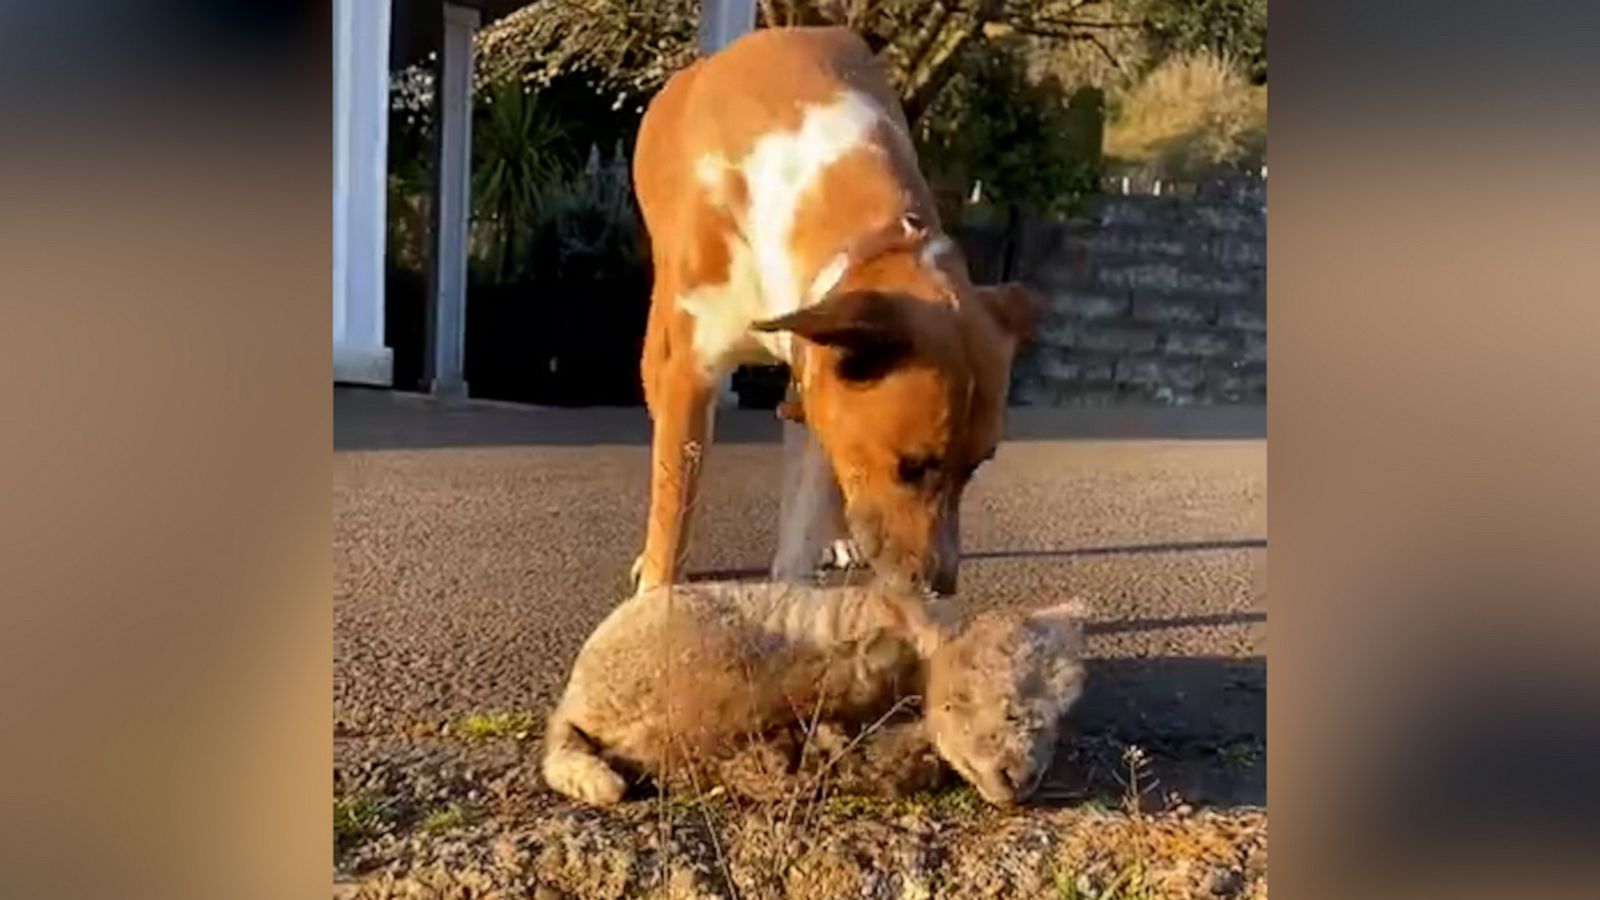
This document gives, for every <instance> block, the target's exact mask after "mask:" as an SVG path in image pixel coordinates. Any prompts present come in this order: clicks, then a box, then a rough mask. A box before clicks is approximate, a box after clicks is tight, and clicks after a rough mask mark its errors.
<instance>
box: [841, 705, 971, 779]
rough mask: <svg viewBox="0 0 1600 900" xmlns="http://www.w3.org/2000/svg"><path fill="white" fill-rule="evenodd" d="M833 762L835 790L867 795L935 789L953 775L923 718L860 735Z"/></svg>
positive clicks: (895, 723)
mask: <svg viewBox="0 0 1600 900" xmlns="http://www.w3.org/2000/svg"><path fill="white" fill-rule="evenodd" d="M830 764H831V765H832V766H833V770H832V771H831V772H830V773H829V775H830V781H831V782H832V784H833V785H834V789H835V790H837V791H839V792H840V793H845V794H860V795H868V796H880V797H882V796H887V797H904V796H907V795H910V794H914V793H916V792H918V791H928V790H934V789H936V788H938V787H940V786H941V785H943V784H944V783H945V782H946V781H947V780H948V778H949V774H950V773H949V767H948V766H946V765H945V763H944V761H943V760H941V759H940V758H939V754H938V751H937V750H936V749H935V748H934V746H933V742H932V740H931V739H930V738H929V736H928V733H927V730H926V728H925V723H924V722H923V721H922V720H920V719H918V720H913V721H908V722H894V723H891V724H888V725H883V726H880V727H878V728H876V729H874V730H872V731H870V732H868V733H866V734H864V735H861V736H860V738H859V739H858V740H856V741H855V742H854V743H853V745H852V746H851V747H850V749H849V750H848V751H846V752H844V753H843V754H842V755H837V754H836V755H834V757H833V758H832V760H831V761H830Z"/></svg>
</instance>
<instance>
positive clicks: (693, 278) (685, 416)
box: [634, 28, 1037, 591]
mask: <svg viewBox="0 0 1600 900" xmlns="http://www.w3.org/2000/svg"><path fill="white" fill-rule="evenodd" d="M634 182H635V186H636V191H637V193H638V198H639V206H640V209H641V212H642V214H643V217H644V222H645V226H646V228H647V230H648V231H649V234H650V238H651V247H652V256H653V261H654V266H655V283H654V288H653V290H652V293H651V305H650V321H649V328H648V331H647V334H646V337H645V345H644V354H643V360H642V364H641V369H642V375H643V378H644V391H645V398H646V402H647V404H648V405H649V408H650V414H651V417H652V418H653V420H654V436H653V441H652V454H651V455H652V472H651V490H650V514H649V521H648V526H647V534H646V539H645V548H644V553H643V554H642V555H641V556H640V557H639V558H638V560H637V561H636V563H635V565H634V574H635V578H636V587H637V588H638V589H639V590H641V591H642V590H648V589H650V588H653V587H656V586H659V585H662V584H667V583H671V582H673V581H675V580H677V578H678V575H679V572H680V566H681V563H682V555H683V553H684V550H685V546H686V541H687V532H688V518H689V514H690V511H691V510H692V508H693V503H694V498H695V496H696V491H697V479H698V470H699V461H700V454H701V453H702V452H703V450H704V448H705V447H706V445H707V444H708V443H709V442H710V439H711V434H712V417H713V412H714V404H715V399H716V394H717V389H718V386H719V384H720V383H721V381H722V379H723V378H724V377H725V376H726V375H727V374H728V373H729V372H730V371H731V370H732V369H733V368H735V367H736V366H738V365H741V364H745V363H752V362H771V361H781V362H784V363H787V364H788V365H789V366H790V369H791V371H792V372H793V374H794V381H795V387H796V390H797V391H798V397H797V399H798V407H797V408H798V409H802V410H803V415H804V419H805V423H806V424H805V427H806V429H809V434H807V433H806V432H805V431H804V430H802V428H801V426H799V425H797V424H788V423H786V424H785V426H784V428H785V469H786V472H785V486H784V497H783V508H782V510H781V512H780V516H781V519H782V521H781V522H780V525H779V536H778V552H777V555H776V558H775V560H774V563H773V575H774V577H776V578H779V579H783V580H796V579H800V578H804V577H806V576H808V575H810V574H811V573H812V572H813V571H814V568H815V566H816V565H817V563H818V561H819V559H820V557H821V555H822V554H823V552H824V551H825V550H827V549H829V548H830V547H834V546H836V545H837V544H838V542H839V541H840V540H841V539H844V538H846V537H847V536H848V538H850V539H851V542H852V543H853V546H854V548H855V549H856V551H857V552H858V553H859V554H860V555H861V556H863V557H865V560H866V561H868V562H870V563H871V564H872V566H873V568H874V569H875V570H877V571H878V572H880V573H882V574H886V575H892V576H902V577H905V578H907V579H910V580H911V581H913V582H916V583H920V584H923V585H927V586H931V587H933V588H935V589H936V590H940V591H951V590H954V586H955V570H956V564H957V560H958V556H959V543H958V527H959V526H958V515H959V507H960V499H961V493H962V491H963V489H964V488H965V486H966V483H967V480H968V479H969V478H970V477H971V475H972V472H973V470H974V469H976V468H977V466H978V465H979V464H980V463H981V462H983V461H984V460H985V459H987V458H988V457H989V456H991V455H992V454H993V453H994V449H995V445H996V443H997V442H998V441H999V440H1000V432H1001V425H1002V419H1003V416H1004V412H1005V400H1006V391H1007V385H1008V378H1009V372H1010V369H1011V362H1012V357H1013V355H1014V353H1015V351H1016V348H1017V345H1018V343H1019V342H1020V341H1022V340H1025V339H1026V338H1027V337H1028V336H1029V335H1030V334H1031V331H1032V328H1033V322H1034V317H1035V308H1036V305H1037V300H1036V299H1035V298H1034V297H1033V295H1032V294H1031V293H1030V292H1029V291H1027V290H1026V289H1024V288H1022V287H1021V286H1019V285H1014V284H1008V285H1002V286H998V287H975V286H974V285H973V284H972V283H971V281H970V279H969V277H968V275H967V270H966V264H965V262H964V261H963V260H962V258H961V256H960V254H959V252H958V251H957V250H956V248H955V246H954V244H953V242H952V241H951V240H950V239H949V238H948V237H947V236H945V235H944V234H943V233H942V231H941V229H940V224H939V217H938V212H937V210H936V209H935V207H934V201H933V196H932V193H931V192H930V190H929V189H928V186H927V183H926V182H925V181H924V179H923V177H922V175H921V173H920V172H919V171H918V168H917V159H916V152H915V150H914V149H913V147H912V143H911V138H910V135H909V130H908V127H907V124H906V120H905V115H904V113H903V112H902V111H901V109H900V106H899V103H898V101H897V100H896V97H895V94H894V91H893V90H892V89H891V88H890V86H889V82H888V79H887V77H886V75H885V72H884V70H883V68H882V67H881V65H880V64H879V63H878V61H877V59H876V58H875V57H874V56H873V54H872V52H871V50H869V49H868V47H867V46H866V44H865V43H864V42H863V41H862V40H861V39H860V38H858V37H857V36H856V35H854V34H852V33H851V32H849V31H847V30H845V29H836V28H798V29H772V30H763V31H757V32H754V33H752V34H749V35H746V36H744V37H743V38H740V39H739V40H737V41H735V42H734V43H732V44H730V45H729V46H728V47H727V48H725V49H723V50H722V51H721V52H719V53H716V54H714V55H712V56H710V57H707V58H705V59H702V60H699V61H697V62H696V63H694V64H693V65H691V66H689V67H688V68H687V69H685V70H683V71H681V72H679V73H678V74H676V75H674V76H673V77H672V78H671V79H670V80H669V81H668V82H667V84H666V86H665V87H663V88H662V89H661V91H660V93H659V94H657V96H656V97H655V99H654V100H653V101H652V102H651V103H650V106H649V109H647V110H646V112H645V115H644V119H643V121H642V123H641V124H640V127H639V140H638V147H637V150H636V152H635V156H634ZM792 408H796V407H791V409H792ZM841 492H842V493H841Z"/></svg>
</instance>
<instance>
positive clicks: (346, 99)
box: [333, 0, 394, 385]
mask: <svg viewBox="0 0 1600 900" xmlns="http://www.w3.org/2000/svg"><path fill="white" fill-rule="evenodd" d="M389 12H390V6H389V0H334V4H333V15H334V41H333V79H334V80H333V135H334V137H333V147H334V149H333V380H334V381H336V382H350V383H356V384H374V385H388V384H390V383H391V382H392V381H393V380H394V353H393V351H391V350H390V349H389V348H388V347H386V346H384V338H383V301H384V293H383V264H384V261H383V254H384V245H385V227H386V220H385V212H384V199H385V194H386V182H387V179H388V168H389V151H388V143H389Z"/></svg>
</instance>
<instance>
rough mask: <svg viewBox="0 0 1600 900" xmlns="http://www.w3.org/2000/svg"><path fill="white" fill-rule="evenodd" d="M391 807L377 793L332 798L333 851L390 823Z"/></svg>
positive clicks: (369, 835)
mask: <svg viewBox="0 0 1600 900" xmlns="http://www.w3.org/2000/svg"><path fill="white" fill-rule="evenodd" d="M392 813H393V808H392V806H391V805H390V804H389V802H388V801H386V800H384V799H383V798H382V797H379V796H378V795H376V794H372V793H369V792H365V791H362V792H358V793H355V794H349V795H346V796H343V797H335V798H334V799H333V846H334V850H335V851H336V852H342V851H343V850H345V849H346V848H348V847H350V846H352V845H354V844H358V843H360V842H362V841H364V840H366V839H368V838H371V837H373V836H375V835H377V834H378V833H380V832H381V831H383V829H384V827H385V826H386V825H388V824H389V823H390V821H391V820H392V818H393V815H392Z"/></svg>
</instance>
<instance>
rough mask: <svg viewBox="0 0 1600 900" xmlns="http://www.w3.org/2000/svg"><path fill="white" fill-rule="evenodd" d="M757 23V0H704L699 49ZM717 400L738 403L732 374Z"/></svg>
mask: <svg viewBox="0 0 1600 900" xmlns="http://www.w3.org/2000/svg"><path fill="white" fill-rule="evenodd" d="M755 27H756V0H704V2H702V3H701V4H700V53H701V55H703V56H704V55H709V54H712V53H715V52H717V51H718V50H721V49H722V48H723V47H726V46H728V45H729V44H731V43H733V40H734V38H737V37H738V36H739V35H741V34H744V33H746V32H748V31H752V30H754V29H755ZM717 403H718V404H719V405H721V406H723V407H732V406H737V405H738V404H739V395H738V394H737V393H735V392H734V390H733V376H732V374H729V376H728V377H727V378H725V379H723V382H722V388H721V390H720V391H719V392H718V397H717Z"/></svg>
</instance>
